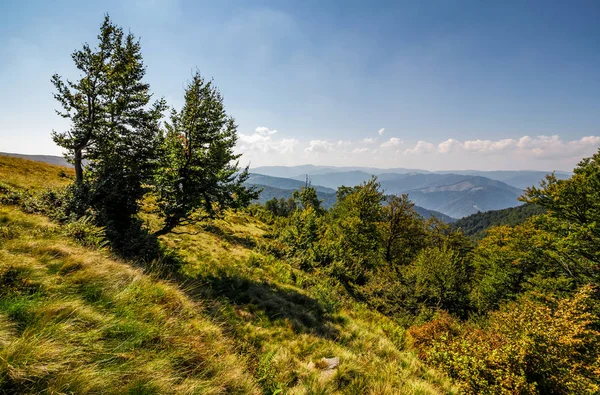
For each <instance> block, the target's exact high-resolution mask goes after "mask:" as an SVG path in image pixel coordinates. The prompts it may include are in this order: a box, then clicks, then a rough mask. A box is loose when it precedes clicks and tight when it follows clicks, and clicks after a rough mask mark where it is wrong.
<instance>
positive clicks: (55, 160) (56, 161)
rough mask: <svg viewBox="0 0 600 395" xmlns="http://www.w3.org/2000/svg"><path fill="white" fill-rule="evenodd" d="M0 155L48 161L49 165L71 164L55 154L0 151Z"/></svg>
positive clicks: (68, 165) (69, 165)
mask: <svg viewBox="0 0 600 395" xmlns="http://www.w3.org/2000/svg"><path fill="white" fill-rule="evenodd" d="M0 155H2V156H10V157H13V158H21V159H29V160H33V161H36V162H44V163H48V164H51V165H58V166H67V167H71V166H72V165H71V164H70V163H69V162H67V160H66V159H65V158H64V157H62V156H56V155H28V154H15V153H11V152H0Z"/></svg>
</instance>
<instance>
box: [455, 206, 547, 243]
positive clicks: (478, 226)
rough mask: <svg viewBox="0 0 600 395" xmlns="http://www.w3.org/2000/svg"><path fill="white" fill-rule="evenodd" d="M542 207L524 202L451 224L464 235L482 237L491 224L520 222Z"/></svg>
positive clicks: (537, 213)
mask: <svg viewBox="0 0 600 395" xmlns="http://www.w3.org/2000/svg"><path fill="white" fill-rule="evenodd" d="M545 212H546V210H545V209H544V208H543V207H540V206H537V205H535V204H530V203H525V204H523V205H521V206H518V207H509V208H505V209H502V210H490V211H485V212H479V213H477V214H473V215H469V216H468V217H464V218H461V219H459V220H457V221H455V222H454V223H453V224H452V227H453V228H454V229H460V230H462V232H463V233H464V234H465V235H466V236H471V237H473V238H475V239H478V240H479V239H482V238H483V237H485V235H486V231H487V230H488V229H489V228H491V227H493V226H500V225H509V226H515V225H519V224H522V223H523V222H525V220H527V219H528V218H529V217H533V216H534V215H539V214H543V213H545Z"/></svg>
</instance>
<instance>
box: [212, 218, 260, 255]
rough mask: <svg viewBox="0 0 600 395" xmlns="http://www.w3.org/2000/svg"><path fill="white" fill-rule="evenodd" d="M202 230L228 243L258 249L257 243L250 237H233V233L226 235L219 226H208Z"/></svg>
mask: <svg viewBox="0 0 600 395" xmlns="http://www.w3.org/2000/svg"><path fill="white" fill-rule="evenodd" d="M202 229H204V230H205V231H207V232H210V233H212V234H214V235H215V236H219V238H221V239H222V240H225V241H227V242H228V243H231V244H237V245H240V246H242V247H246V248H249V249H252V248H254V247H256V241H254V240H253V239H252V238H251V237H248V236H246V237H240V236H236V235H232V234H231V233H226V232H224V231H223V229H221V228H219V227H218V226H215V225H212V224H206V225H204V226H203V227H202Z"/></svg>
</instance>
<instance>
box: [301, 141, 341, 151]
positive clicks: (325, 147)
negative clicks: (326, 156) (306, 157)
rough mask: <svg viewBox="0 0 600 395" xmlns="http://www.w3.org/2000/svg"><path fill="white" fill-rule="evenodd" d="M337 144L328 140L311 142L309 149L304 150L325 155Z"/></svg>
mask: <svg viewBox="0 0 600 395" xmlns="http://www.w3.org/2000/svg"><path fill="white" fill-rule="evenodd" d="M334 145H335V144H333V143H330V142H329V141H326V140H311V141H310V143H309V144H308V147H306V148H304V152H314V153H323V152H329V151H331V150H332V149H333V147H334Z"/></svg>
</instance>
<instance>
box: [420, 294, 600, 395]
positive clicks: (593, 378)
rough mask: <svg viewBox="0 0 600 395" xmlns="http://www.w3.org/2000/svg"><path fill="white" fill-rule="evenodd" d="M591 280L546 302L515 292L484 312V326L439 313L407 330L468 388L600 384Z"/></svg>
mask: <svg viewBox="0 0 600 395" xmlns="http://www.w3.org/2000/svg"><path fill="white" fill-rule="evenodd" d="M592 293H593V289H592V287H590V286H585V287H583V288H582V289H581V290H580V291H579V292H578V293H576V294H575V295H574V296H573V297H571V298H566V299H562V300H558V301H557V300H553V299H552V298H547V302H546V303H541V302H539V301H535V300H533V299H532V298H527V297H522V298H521V299H520V300H519V301H518V302H516V303H510V304H508V305H505V306H504V309H503V310H502V311H499V312H495V313H492V314H491V315H490V319H489V323H488V326H487V327H485V328H481V327H477V326H475V325H472V324H460V323H458V322H457V321H455V320H453V319H452V318H449V317H448V316H445V317H444V316H442V317H441V318H439V319H438V320H434V321H432V322H431V323H428V324H425V325H423V326H421V327H418V328H411V330H410V331H409V335H410V338H411V339H412V343H413V345H414V346H415V347H416V348H417V349H418V350H419V354H420V355H421V357H422V358H424V359H425V360H427V361H428V362H429V363H432V364H433V365H435V366H437V367H440V368H442V369H444V370H445V371H446V372H447V373H448V374H449V375H450V376H451V377H453V378H454V379H456V380H457V381H458V382H459V383H460V384H461V385H462V387H463V391H464V392H465V393H467V394H535V393H544V394H571V393H578V394H581V393H598V391H600V378H599V377H600V376H599V375H598V373H599V372H600V358H599V357H600V333H599V332H598V331H596V330H595V329H594V325H595V320H596V319H597V317H596V316H595V315H594V314H593V312H592V306H591V302H592Z"/></svg>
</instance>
